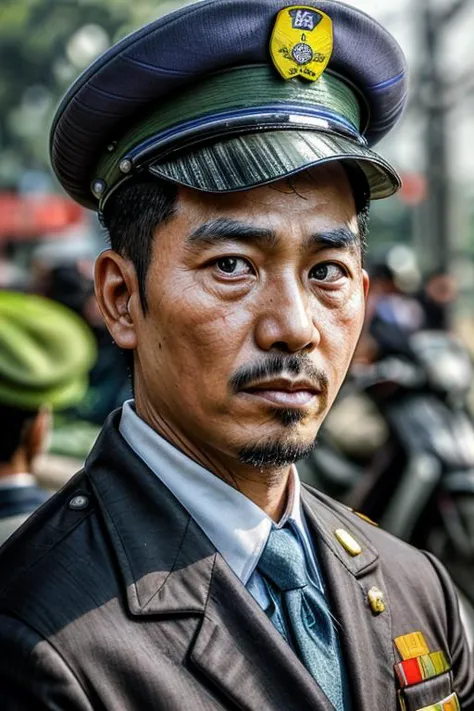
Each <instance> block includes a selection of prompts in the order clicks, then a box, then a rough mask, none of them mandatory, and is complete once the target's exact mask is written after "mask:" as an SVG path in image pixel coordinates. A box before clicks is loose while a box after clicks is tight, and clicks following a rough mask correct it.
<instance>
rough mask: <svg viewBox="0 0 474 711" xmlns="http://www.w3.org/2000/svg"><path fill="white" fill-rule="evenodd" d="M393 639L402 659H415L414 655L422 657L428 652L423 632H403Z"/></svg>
mask: <svg viewBox="0 0 474 711" xmlns="http://www.w3.org/2000/svg"><path fill="white" fill-rule="evenodd" d="M393 641H394V642H395V646H396V648H397V649H398V653H399V654H400V656H401V658H402V659H403V660H404V661H405V660H406V659H415V657H424V656H426V655H429V653H430V650H429V648H428V645H427V643H426V640H425V637H424V635H423V632H412V633H411V634H404V635H402V636H401V637H396V639H394V640H393Z"/></svg>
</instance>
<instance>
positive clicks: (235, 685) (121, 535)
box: [0, 413, 474, 711]
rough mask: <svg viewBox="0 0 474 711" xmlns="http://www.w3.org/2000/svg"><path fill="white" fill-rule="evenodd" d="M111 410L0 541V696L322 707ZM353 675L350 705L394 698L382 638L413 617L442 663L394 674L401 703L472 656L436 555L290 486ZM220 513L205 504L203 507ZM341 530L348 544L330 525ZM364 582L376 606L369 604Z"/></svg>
mask: <svg viewBox="0 0 474 711" xmlns="http://www.w3.org/2000/svg"><path fill="white" fill-rule="evenodd" d="M118 418H119V414H118V413H116V414H115V415H114V416H113V417H112V418H111V420H109V422H108V423H107V424H106V426H105V428H104V431H103V433H102V435H101V437H100V439H99V441H98V443H97V445H96V447H95V449H94V451H93V452H92V454H91V456H90V457H89V459H88V461H87V463H86V466H85V469H84V471H82V472H79V474H77V475H76V476H75V477H74V479H73V480H72V481H71V482H70V483H69V484H68V485H67V486H66V487H65V488H64V489H63V490H62V491H61V492H59V494H57V495H56V496H55V497H53V499H51V500H50V501H49V502H48V503H47V504H46V505H45V506H43V507H42V509H41V510H40V511H39V512H37V513H36V514H35V515H34V516H33V517H32V519H30V521H29V522H28V523H27V524H26V525H25V526H24V527H23V529H22V530H21V531H20V532H19V533H16V534H14V536H13V537H12V538H11V539H10V541H8V543H7V544H6V545H5V546H4V548H3V549H2V551H1V552H0V708H1V709H2V711H44V710H45V709H49V710H53V709H54V711H90V710H91V709H94V710H96V711H103V710H104V709H107V710H108V711H147V710H148V709H149V710H150V711H151V710H153V711H165V710H166V711H177V710H180V711H184V710H186V711H216V710H217V709H227V710H229V711H231V710H236V709H245V710H247V711H262V710H267V709H268V710H270V709H271V710H272V711H290V710H294V711H322V710H323V709H325V710H330V709H332V706H331V704H330V703H329V701H328V700H327V698H326V697H325V695H324V694H323V692H322V691H321V689H320V688H319V686H318V685H317V684H316V682H315V681H314V680H313V679H312V677H311V676H310V675H309V673H308V672H307V671H306V669H305V668H304V667H303V665H302V664H301V663H300V662H299V660H298V659H297V657H296V656H295V654H294V653H293V651H292V650H291V649H290V647H289V646H288V645H287V644H286V642H285V641H284V640H283V638H282V637H281V636H280V635H279V634H278V632H277V631H276V630H275V629H274V627H273V626H272V624H271V623H270V622H269V620H268V619H267V617H266V616H265V614H264V612H263V611H262V610H261V609H260V608H259V606H258V605H257V603H256V602H255V601H254V600H253V598H252V597H251V596H250V594H249V593H248V592H247V590H246V588H245V587H244V586H243V585H242V583H241V582H240V581H239V580H238V579H237V578H236V576H235V575H234V574H233V572H232V571H231V570H230V568H229V567H228V566H227V564H226V563H225V561H224V560H223V558H222V557H221V555H220V554H219V553H218V552H217V551H216V549H215V548H214V546H213V545H212V543H211V542H210V541H209V539H208V538H207V537H206V536H205V535H204V533H203V532H202V531H201V529H200V528H199V527H198V526H197V524H196V523H195V522H194V521H193V519H192V518H191V517H190V515H189V514H188V513H187V512H186V511H185V510H184V509H183V508H182V507H181V505H180V504H179V502H178V501H177V500H176V499H175V498H174V496H173V495H172V494H171V493H170V492H169V491H168V490H167V489H166V487H164V485H163V484H161V482H160V481H159V480H158V479H157V478H156V476H154V474H152V473H151V472H150V471H149V469H148V468H147V467H146V466H145V464H144V463H143V462H142V461H141V460H140V459H139V458H137V456H136V455H135V454H134V453H133V452H132V451H131V450H130V448H129V447H128V446H127V444H126V443H125V442H124V440H123V439H122V438H121V436H120V434H119V432H118ZM302 498H303V506H304V510H305V513H306V517H307V521H308V524H309V527H310V530H311V534H312V536H313V539H314V542H315V545H316V547H317V549H318V556H319V560H320V563H321V567H322V570H323V575H324V578H325V581H326V584H327V588H328V591H329V595H330V597H331V603H332V607H333V612H334V614H335V616H336V617H337V619H338V621H339V623H340V637H341V643H342V648H343V652H344V657H345V663H346V667H347V671H348V676H349V678H350V683H351V686H352V698H353V711H396V709H398V708H399V706H398V704H399V701H398V695H397V684H396V679H395V673H394V664H395V663H396V662H397V661H399V658H398V657H397V653H396V651H395V648H394V644H393V639H394V638H395V637H398V636H399V635H406V634H409V633H411V632H416V631H421V632H422V633H423V634H424V635H425V638H426V641H427V643H428V645H429V647H430V651H437V650H444V651H445V652H446V654H447V655H448V657H449V660H450V662H451V665H452V671H451V672H448V673H445V674H444V675H442V676H440V677H438V678H434V679H430V680H427V681H424V682H422V683H421V684H419V685H418V686H416V687H412V688H411V689H409V693H408V694H407V695H406V703H407V711H415V709H419V708H422V707H424V706H426V705H428V704H430V703H433V702H435V701H438V700H440V699H442V698H444V697H445V696H447V695H448V693H450V692H451V690H453V691H456V692H457V694H458V695H459V698H460V701H461V707H462V709H463V710H464V711H472V710H473V709H474V669H473V663H472V660H471V659H470V658H469V654H468V650H467V645H466V641H465V638H464V635H463V632H462V628H461V624H460V620H459V612H458V604H457V599H456V595H455V592H454V590H453V586H452V584H451V582H450V580H449V579H448V577H447V575H446V573H445V572H444V570H443V569H442V568H441V566H440V565H439V563H438V562H436V561H435V560H433V559H432V558H430V557H429V556H427V555H426V554H423V553H420V552H418V551H416V550H414V549H413V548H411V547H409V546H407V545H405V544H404V543H401V542H399V541H398V540H396V539H395V538H393V537H392V536H390V535H388V534H387V533H385V532H383V531H381V530H379V529H377V528H375V527H373V526H371V525H370V524H369V523H366V522H364V521H362V520H360V519H359V518H358V517H357V516H356V515H354V514H352V513H351V512H350V511H348V510H347V509H345V508H344V507H343V506H341V505H340V504H337V503H335V502H334V501H332V500H330V499H327V498H326V497H323V496H321V495H319V494H317V493H316V492H314V491H310V490H304V491H303V494H302ZM218 515H219V512H218V511H216V516H218ZM339 528H343V529H345V530H347V531H349V532H351V533H352V535H353V536H354V537H355V538H356V539H357V540H358V541H359V543H360V544H361V546H362V548H363V552H362V554H361V555H359V556H357V557H351V556H350V555H349V554H348V553H347V552H346V550H345V549H344V548H343V546H341V544H340V543H338V541H337V540H336V538H335V537H334V531H335V530H336V529H339ZM374 586H376V587H377V588H379V589H380V590H381V591H382V592H383V593H384V597H385V602H386V609H385V611H384V612H382V613H381V614H379V615H376V614H374V613H373V612H372V610H371V607H370V605H369V604H368V600H367V593H368V591H369V590H370V589H371V588H372V587H374Z"/></svg>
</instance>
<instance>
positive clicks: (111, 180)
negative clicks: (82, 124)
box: [92, 65, 368, 203]
mask: <svg viewBox="0 0 474 711" xmlns="http://www.w3.org/2000/svg"><path fill="white" fill-rule="evenodd" d="M359 99H361V97H360V96H358V95H357V90H356V89H355V88H354V87H352V86H350V85H348V84H347V83H346V82H345V81H342V80H341V79H340V78H339V77H338V76H337V75H335V74H332V73H330V72H325V73H324V74H323V75H322V76H321V77H320V79H319V80H318V81H317V82H314V83H313V82H312V83H309V82H305V81H302V80H301V79H291V80H289V81H282V80H281V77H279V76H278V75H277V74H276V72H275V71H274V69H273V68H272V67H269V66H267V65H261V66H260V65H257V66H255V65H254V66H246V67H237V68H233V69H229V70H226V71H222V72H219V73H217V74H214V75H211V76H208V77H207V78H205V79H203V80H201V81H200V82H199V84H198V85H197V86H196V87H192V88H190V89H187V90H186V91H184V92H183V93H181V94H180V95H178V96H177V97H174V98H172V99H170V100H168V101H166V102H165V103H163V104H162V105H161V106H159V107H155V108H154V109H153V111H152V112H150V113H148V115H147V116H145V117H142V119H141V121H140V122H139V123H137V124H135V125H134V126H133V127H132V128H131V129H129V130H128V131H127V132H126V133H125V134H124V135H123V137H122V138H121V139H120V141H119V142H118V143H117V144H112V145H109V150H108V152H107V153H106V154H105V155H104V156H103V158H102V159H101V161H100V162H99V165H98V168H97V171H96V172H95V175H94V180H93V181H92V188H93V189H94V186H97V185H98V186H99V191H100V192H101V194H100V199H101V202H102V203H103V201H104V199H105V198H106V197H107V196H108V194H110V191H111V190H113V188H114V187H115V186H116V185H117V184H118V183H120V182H121V181H122V180H123V179H124V178H125V177H127V173H129V172H133V171H134V170H135V169H140V168H142V167H143V166H144V165H147V164H150V163H151V162H152V161H153V160H155V161H156V160H159V159H160V157H163V155H166V150H165V151H163V149H162V148H161V155H160V145H162V144H163V142H161V144H160V137H161V138H162V137H165V138H166V140H167V136H169V135H170V133H171V134H172V133H173V131H172V129H173V128H174V127H175V128H176V129H177V133H178V138H179V136H180V135H182V136H185V133H186V132H185V128H186V127H188V126H192V123H193V122H199V119H202V118H203V117H207V118H208V119H210V120H212V119H213V117H219V116H230V117H232V118H237V117H239V116H242V115H243V114H246V113H248V114H254V113H255V110H258V109H259V108H260V107H261V108H262V109H264V110H265V111H266V112H267V114H268V112H269V111H270V110H271V112H272V114H273V115H275V116H276V115H278V111H279V110H280V111H282V112H283V111H285V112H286V114H288V113H291V112H293V113H294V114H295V115H301V117H302V120H303V121H304V117H305V115H307V116H309V117H311V116H313V117H314V116H315V114H316V115H318V116H319V115H320V116H322V117H326V118H327V119H328V120H329V121H330V122H331V123H332V125H333V126H335V129H336V130H338V129H339V130H340V131H341V133H342V134H344V133H347V135H352V136H353V138H354V141H355V142H357V138H358V137H360V135H361V134H363V132H364V130H365V124H366V121H367V118H368V117H367V115H365V116H362V112H361V103H359ZM366 113H367V112H366ZM362 122H363V124H364V125H362ZM269 127H270V126H269ZM275 127H277V126H275ZM300 127H301V128H303V127H304V126H300ZM261 128H265V126H256V127H255V129H254V130H256V129H257V130H261ZM249 130H250V129H249ZM239 132H241V131H239ZM166 140H165V141H164V143H165V145H166ZM176 148H178V149H179V148H180V146H179V142H178V145H176V144H173V149H176ZM157 154H158V155H157ZM124 162H125V165H126V170H124V169H123V167H124ZM94 191H95V192H97V191H96V190H94Z"/></svg>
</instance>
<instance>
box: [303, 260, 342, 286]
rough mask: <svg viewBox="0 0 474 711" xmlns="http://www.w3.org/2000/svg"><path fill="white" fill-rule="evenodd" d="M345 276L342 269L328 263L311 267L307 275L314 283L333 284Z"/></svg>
mask: <svg viewBox="0 0 474 711" xmlns="http://www.w3.org/2000/svg"><path fill="white" fill-rule="evenodd" d="M345 276H346V272H345V271H344V269H343V268H342V267H341V266H339V264H333V263H330V262H328V263H327V264H318V265H317V266H316V267H313V268H312V269H311V271H310V273H309V278H310V279H316V281H325V282H335V281H339V279H342V278H343V277H345Z"/></svg>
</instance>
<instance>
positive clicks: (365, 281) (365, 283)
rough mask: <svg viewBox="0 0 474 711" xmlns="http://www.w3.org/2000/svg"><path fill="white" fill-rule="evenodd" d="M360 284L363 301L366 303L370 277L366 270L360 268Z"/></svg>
mask: <svg viewBox="0 0 474 711" xmlns="http://www.w3.org/2000/svg"><path fill="white" fill-rule="evenodd" d="M362 284H363V288H364V301H365V303H367V298H368V296H369V289H370V277H369V275H368V274H367V272H366V270H365V269H363V270H362Z"/></svg>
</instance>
